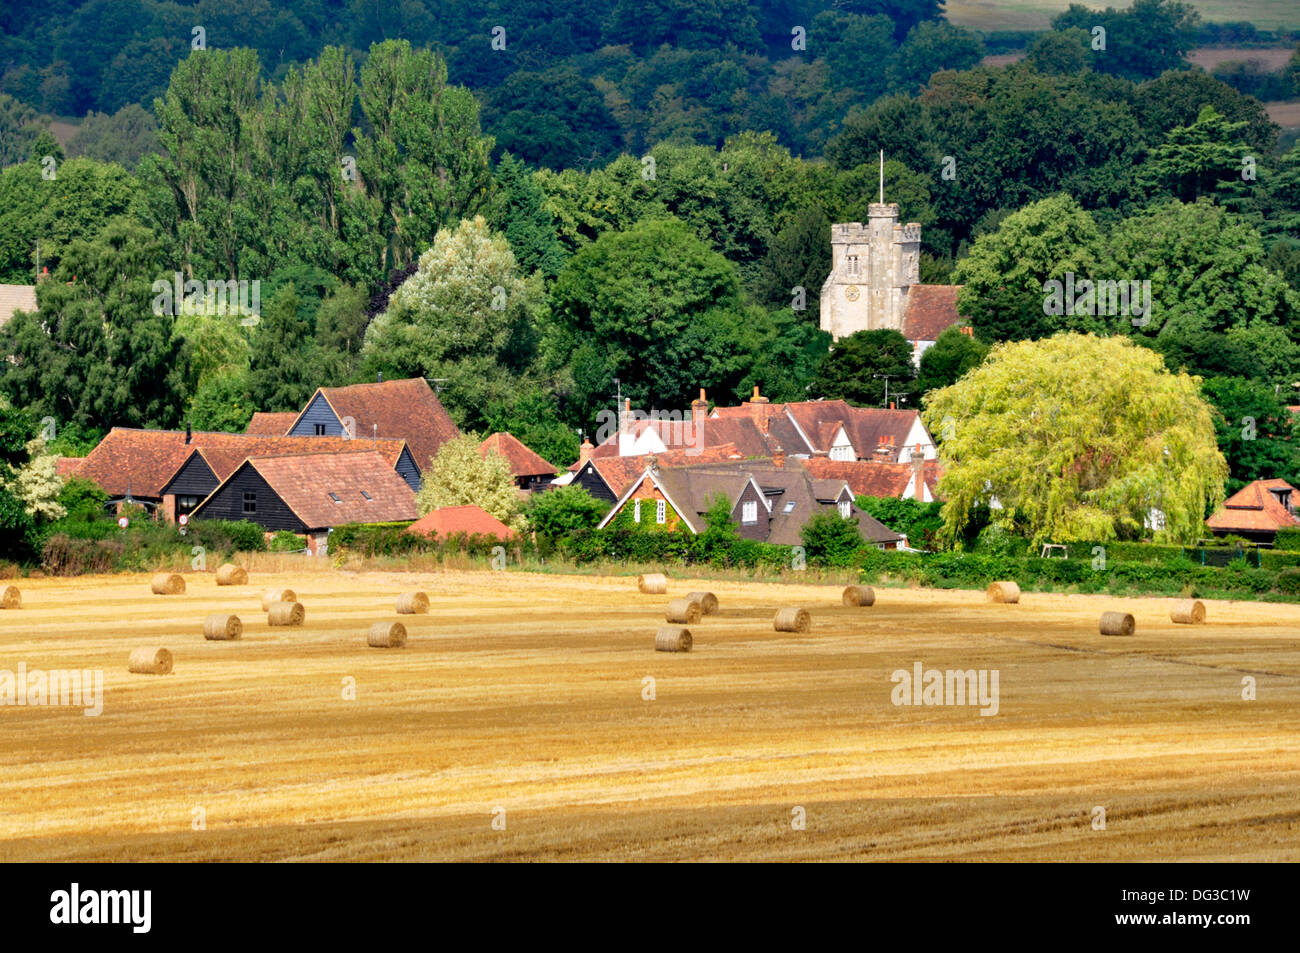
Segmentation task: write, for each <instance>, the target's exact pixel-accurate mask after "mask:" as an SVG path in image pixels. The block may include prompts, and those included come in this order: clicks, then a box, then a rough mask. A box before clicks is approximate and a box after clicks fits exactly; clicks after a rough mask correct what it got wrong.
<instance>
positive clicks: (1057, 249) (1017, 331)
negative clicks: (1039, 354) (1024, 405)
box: [953, 195, 1101, 341]
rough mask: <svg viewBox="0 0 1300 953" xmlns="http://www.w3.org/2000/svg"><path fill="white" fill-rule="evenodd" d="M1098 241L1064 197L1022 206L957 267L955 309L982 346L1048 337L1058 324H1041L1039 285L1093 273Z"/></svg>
mask: <svg viewBox="0 0 1300 953" xmlns="http://www.w3.org/2000/svg"><path fill="white" fill-rule="evenodd" d="M1100 240H1101V236H1100V233H1099V231H1098V229H1097V224H1096V222H1094V221H1093V219H1092V216H1091V215H1090V214H1089V213H1088V212H1087V210H1085V209H1083V208H1081V207H1080V206H1079V203H1077V202H1076V201H1075V200H1074V199H1072V198H1070V197H1069V196H1068V195H1054V196H1052V197H1050V198H1046V199H1042V200H1040V201H1037V202H1034V203H1032V204H1030V205H1027V206H1025V207H1024V208H1022V209H1020V210H1019V211H1018V212H1014V213H1013V214H1011V215H1008V216H1007V217H1006V218H1005V219H1003V220H1002V223H1001V225H999V226H998V228H997V230H996V231H993V232H991V233H988V234H985V235H981V236H980V237H979V238H977V239H976V240H975V244H974V247H972V248H971V251H970V254H969V255H968V256H967V257H966V258H963V259H962V260H961V261H959V262H958V263H957V267H956V269H954V271H953V280H954V281H956V282H957V283H959V284H961V285H963V288H962V290H961V294H960V295H959V296H958V299H957V308H958V310H959V311H960V312H961V313H962V314H966V315H969V316H970V318H971V324H972V325H973V326H974V328H975V332H976V333H977V334H978V335H979V336H980V338H982V339H983V340H985V341H998V340H1019V339H1021V338H1025V337H1038V336H1041V335H1042V334H1044V333H1051V331H1053V330H1057V329H1059V327H1061V326H1062V323H1063V322H1061V323H1057V322H1052V321H1050V320H1047V319H1046V315H1045V310H1044V300H1045V292H1044V283H1045V282H1046V281H1048V280H1057V281H1060V280H1063V279H1064V278H1065V275H1066V273H1067V272H1072V273H1074V274H1075V275H1078V276H1081V277H1086V276H1090V275H1094V274H1096V271H1097V266H1096V261H1097V248H1098V244H1099V242H1100ZM1031 322H1032V323H1031Z"/></svg>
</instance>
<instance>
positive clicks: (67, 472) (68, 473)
mask: <svg viewBox="0 0 1300 953" xmlns="http://www.w3.org/2000/svg"><path fill="white" fill-rule="evenodd" d="M85 460H86V458H85V457H59V459H58V461H56V462H55V464H54V472H55V473H57V474H58V475H59V476H60V477H61V478H62V479H64V480H66V479H67V478H68V477H73V476H77V475H78V474H77V471H78V470H80V469H81V465H82V463H84V462H85Z"/></svg>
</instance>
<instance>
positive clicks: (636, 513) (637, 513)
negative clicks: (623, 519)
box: [632, 500, 641, 523]
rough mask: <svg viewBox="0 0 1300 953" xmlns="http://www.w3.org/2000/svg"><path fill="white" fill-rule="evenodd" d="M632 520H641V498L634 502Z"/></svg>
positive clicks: (635, 521) (636, 521)
mask: <svg viewBox="0 0 1300 953" xmlns="http://www.w3.org/2000/svg"><path fill="white" fill-rule="evenodd" d="M632 522H633V523H639V522H641V501H640V500H635V501H634V502H633V503H632Z"/></svg>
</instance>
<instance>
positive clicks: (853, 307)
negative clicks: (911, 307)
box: [821, 170, 921, 340]
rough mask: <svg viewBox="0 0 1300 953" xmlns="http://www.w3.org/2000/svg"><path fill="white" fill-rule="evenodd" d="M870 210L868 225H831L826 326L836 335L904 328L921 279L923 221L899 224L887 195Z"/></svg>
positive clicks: (825, 291) (823, 318) (824, 302)
mask: <svg viewBox="0 0 1300 953" xmlns="http://www.w3.org/2000/svg"><path fill="white" fill-rule="evenodd" d="M882 178H883V170H882ZM882 197H883V183H882ZM867 216H868V221H867V224H866V225H863V224H862V223H861V222H850V223H848V224H845V225H832V226H831V273H830V275H829V276H827V278H826V283H825V284H823V285H822V295H821V329H822V330H823V331H829V332H830V333H831V337H832V338H834V339H835V340H839V339H840V338H842V337H845V336H847V335H849V334H852V333H853V332H855V331H874V330H876V329H878V328H893V329H894V330H895V331H902V330H903V314H904V310H905V309H906V306H907V293H908V290H909V289H910V288H911V287H912V286H913V285H915V284H918V283H919V282H920V280H921V271H920V268H921V265H920V262H921V226H920V225H919V224H918V223H916V222H909V223H908V224H906V225H900V224H898V206H897V205H895V204H892V203H891V204H888V205H886V204H885V203H884V202H883V201H881V202H872V203H871V205H870V206H869V207H868V211H867Z"/></svg>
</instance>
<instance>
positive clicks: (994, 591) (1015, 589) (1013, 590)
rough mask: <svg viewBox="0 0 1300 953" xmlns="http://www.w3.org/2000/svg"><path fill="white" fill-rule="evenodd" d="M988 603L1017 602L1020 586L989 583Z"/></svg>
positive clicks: (1004, 582) (1008, 582) (1007, 583)
mask: <svg viewBox="0 0 1300 953" xmlns="http://www.w3.org/2000/svg"><path fill="white" fill-rule="evenodd" d="M988 597H989V602H1019V601H1020V586H1018V585H1017V584H1016V583H1014V582H1010V581H1003V582H991V583H989V588H988Z"/></svg>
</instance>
